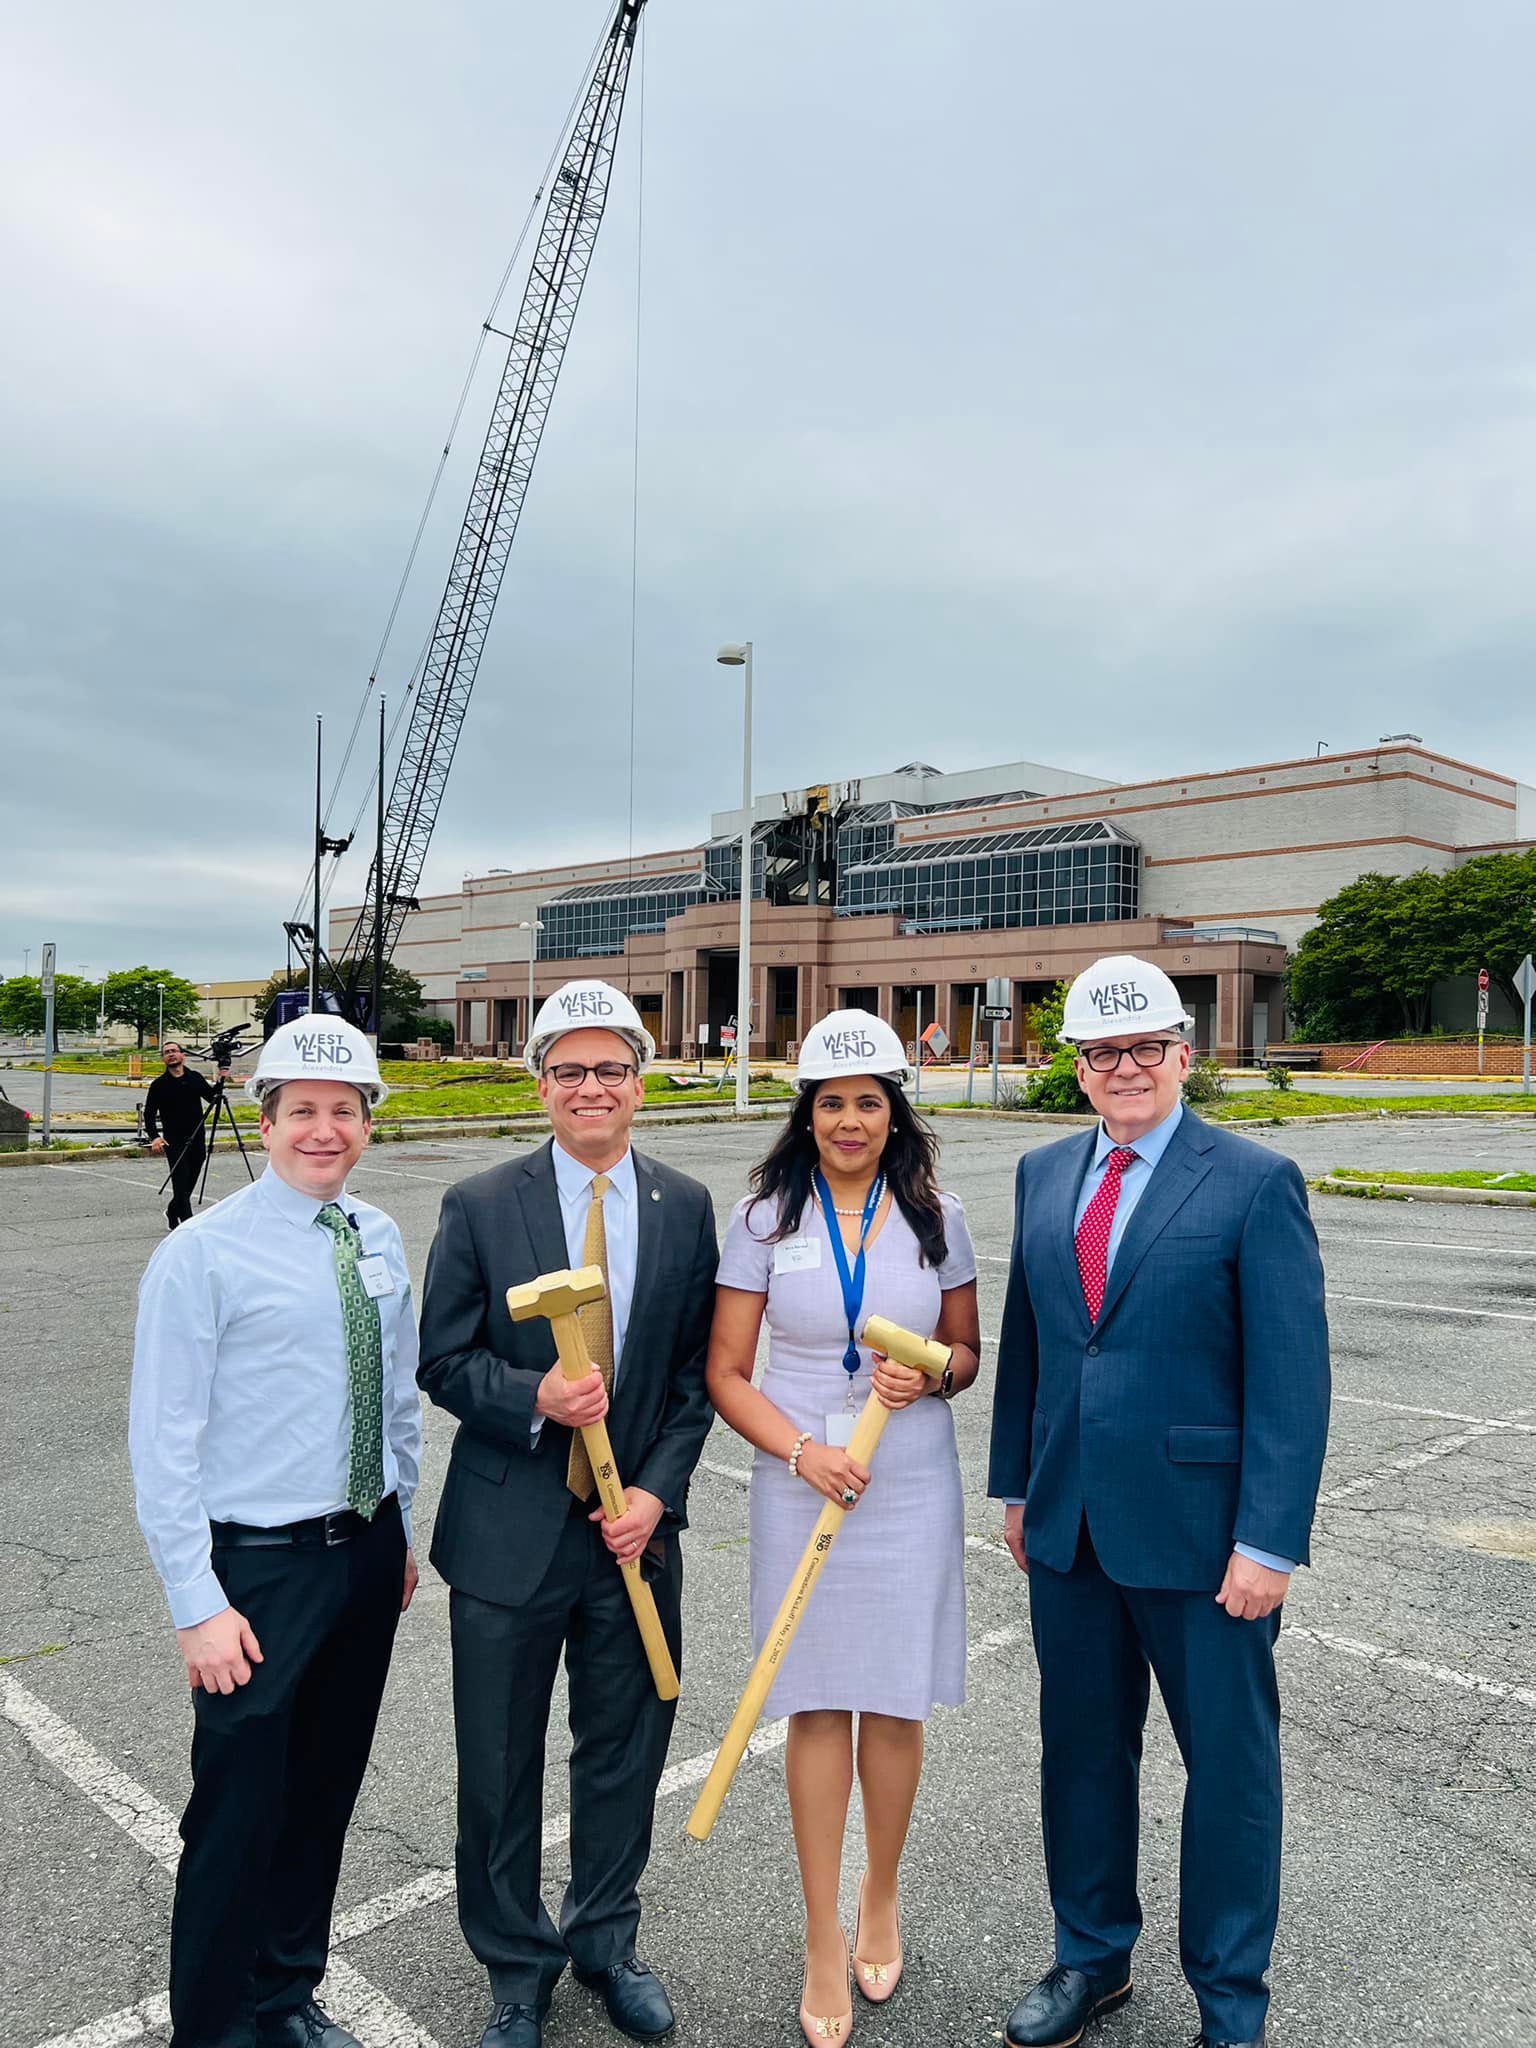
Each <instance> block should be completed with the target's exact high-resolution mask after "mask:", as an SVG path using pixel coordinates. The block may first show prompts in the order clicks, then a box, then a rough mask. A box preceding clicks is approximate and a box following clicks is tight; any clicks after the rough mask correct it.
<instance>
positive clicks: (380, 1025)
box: [373, 697, 384, 1046]
mask: <svg viewBox="0 0 1536 2048" xmlns="http://www.w3.org/2000/svg"><path fill="white" fill-rule="evenodd" d="M373 859H374V880H375V884H376V886H375V891H374V899H373V900H374V910H375V916H374V920H373V1042H374V1045H375V1046H377V1045H378V1043H379V1040H380V1039H381V1038H382V1037H383V1036H384V699H383V698H382V697H381V698H380V699H379V806H378V821H377V826H376V829H375V837H374V853H373Z"/></svg>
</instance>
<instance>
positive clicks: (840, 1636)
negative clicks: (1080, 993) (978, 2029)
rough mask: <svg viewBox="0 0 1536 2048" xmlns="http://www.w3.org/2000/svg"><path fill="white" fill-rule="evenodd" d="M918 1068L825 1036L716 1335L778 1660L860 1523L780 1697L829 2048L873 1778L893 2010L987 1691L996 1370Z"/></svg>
mask: <svg viewBox="0 0 1536 2048" xmlns="http://www.w3.org/2000/svg"><path fill="white" fill-rule="evenodd" d="M907 1071H908V1070H907V1067H906V1062H905V1057H904V1054H903V1051H902V1047H901V1043H900V1041H899V1040H898V1038H897V1037H896V1034H895V1033H894V1032H893V1031H892V1030H891V1029H890V1027H889V1026H888V1025H886V1024H883V1023H882V1022H881V1021H880V1020H879V1019H878V1018H875V1017H871V1016H868V1015H866V1014H865V1012H863V1011H862V1010H848V1011H838V1012H835V1013H834V1014H833V1015H832V1016H830V1017H826V1018H824V1019H823V1020H822V1022H821V1023H820V1024H818V1025H817V1026H816V1028H815V1030H814V1031H812V1032H811V1033H810V1034H809V1035H808V1037H807V1038H806V1040H805V1043H804V1046H803V1048H802V1051H801V1057H800V1070H799V1074H798V1076H797V1078H798V1080H799V1083H800V1095H799V1099H798V1101H797V1102H796V1103H795V1106H794V1108H793V1110H792V1111H791V1113H790V1117H789V1122H788V1124H787V1125H786V1126H785V1129H784V1131H783V1132H782V1134H781V1135H780V1137H779V1138H778V1140H777V1142H776V1143H775V1144H774V1146H773V1149H772V1150H771V1151H770V1152H769V1154H768V1157H767V1158H766V1159H765V1160H764V1161H763V1163H762V1164H761V1165H760V1166H759V1167H758V1168H757V1169H756V1171H755V1172H754V1174H753V1176H752V1187H753V1193H752V1195H751V1196H750V1197H749V1198H748V1200H746V1201H745V1202H742V1203H740V1204H739V1205H738V1206H737V1208H736V1210H735V1211H734V1213H733V1214H732V1217H731V1221H730V1227H729V1230H728V1231H727V1234H726V1241H725V1249H724V1252H723V1254H722V1256H721V1260H720V1271H719V1275H718V1280H719V1289H718V1294H717V1297H716V1309H715V1324H714V1333H713V1336H712V1338H711V1341H710V1352H709V1391H710V1395H711V1398H712V1399H713V1401H714V1404H715V1406H716V1408H717V1409H718V1410H719V1412H720V1414H721V1415H722V1416H723V1417H724V1418H725V1420H726V1421H727V1422H728V1423H729V1424H730V1425H731V1427H732V1428H733V1429H735V1430H737V1431H738V1432H739V1433H740V1435H742V1436H744V1437H745V1438H746V1439H747V1441H748V1443H750V1444H753V1445H755V1446H756V1449H757V1458H756V1461H755V1463H754V1466H753V1472H752V1512H751V1527H752V1568H751V1570H752V1632H753V1637H754V1640H755V1642H756V1644H757V1646H758V1647H759V1648H760V1647H761V1645H762V1643H763V1641H764V1639H765V1637H766V1636H767V1633H768V1629H769V1626H770V1624H771V1623H772V1620H773V1617H774V1615H775V1613H776V1612H777V1610H778V1606H779V1603H780V1601H781V1599H782V1598H783V1596H784V1592H785V1590H786V1588H787V1586H788V1584H789V1580H790V1575H791V1573H792V1571H793V1569H794V1567H795V1564H796V1563H797V1561H798V1560H799V1557H800V1554H801V1552H802V1551H803V1549H804V1548H805V1545H806V1543H807V1542H808V1541H809V1539H810V1534H811V1531H812V1528H813V1527H814V1526H815V1523H816V1519H817V1517H818V1516H819V1515H820V1513H821V1510H822V1507H823V1505H824V1503H825V1502H826V1501H828V1500H832V1501H836V1502H837V1503H838V1504H839V1505H840V1506H842V1507H843V1508H844V1509H845V1511H846V1512H847V1515H848V1526H847V1527H846V1528H845V1529H843V1530H842V1531H840V1533H839V1536H838V1540H837V1542H836V1543H835V1544H834V1545H833V1547H832V1549H831V1551H830V1552H829V1553H828V1556H827V1562H826V1566H825V1569H824V1570H823V1572H822V1575H821V1578H820V1581H819V1582H818V1584H817V1587H816V1591H815V1594H814V1595H813V1597H812V1599H811V1601H810V1604H809V1606H808V1608H807V1610H806V1614H805V1618H804V1620H803V1621H802V1622H801V1625H800V1629H799V1633H798V1634H797V1635H796V1637H795V1640H794V1643H793V1644H792V1646H791V1648H790V1650H789V1652H788V1654H787V1655H786V1657H785V1660H784V1663H783V1666H782V1668H781V1669H780V1672H779V1675H778V1678H777V1679H776V1680H775V1682H774V1688H773V1691H772V1693H771V1694H770V1696H769V1711H770V1712H775V1713H779V1714H787V1715H788V1716H789V1741H788V1745H787V1748H786V1752H785V1756H786V1762H785V1772H786V1777H787V1779H788V1784H789V1804H790V1814H791V1817H792V1820H793V1823H794V1831H795V1847H796V1850H797V1852H798V1854H799V1859H800V1876H801V1883H802V1885H803V1887H804V1891H805V1914H806V1971H805V1986H804V1990H803V1994H802V1997H801V2004H800V2025H801V2028H802V2030H803V2031H804V2034H805V2037H806V2039H807V2041H809V2042H811V2043H812V2044H813V2048H819V2044H820V2043H822V2042H824V2041H839V2040H842V2039H844V2038H845V2036H846V2035H847V2033H848V2030H849V2028H850V2026H851V2025H852V2020H853V2013H852V2009H851V2005H850V2001H849V1997H848V1972H849V1968H850V1950H849V1948H848V1945H847V1942H846V1940H845V1938H844V1935H843V1932H842V1929H841V1926H840V1924H839V1921H838V1903H837V1902H838V1888H839V1883H840V1878H841V1871H842V1851H843V1832H844V1826H845V1822H846V1818H847V1812H848V1801H849V1798H850V1796H851V1794H852V1789H853V1778H854V1773H855V1770H857V1774H858V1779H859V1787H860V1791H861V1794H862V1797H863V1805H864V1831H865V1837H866V1841H867V1843H868V1850H869V1864H868V1869H867V1870H866V1872H865V1874H864V1878H863V1881H862V1883H861V1884H860V1887H859V1919H858V1924H857V1926H856V1929H855V1932H854V1939H853V1946H852V1951H851V1957H852V1965H851V1966H852V1969H853V1972H854V1982H855V1983H856V1984H857V1986H858V1988H859V1990H860V1992H861V1993H862V1994H863V1995H864V1997H865V1998H867V1999H869V2000H871V2001H872V2002H874V2003H879V2002H881V2001H882V2000H884V1999H886V1998H888V1997H889V1996H890V1994H891V1993H892V1991H894V1990H895V1988H896V1981H897V1979H898V1977H899V1976H900V1974H901V1931H900V1919H899V1914H898V1908H897V1872H898V1866H899V1863H900V1859H901V1851H902V1846H903V1844H904V1842H905V1840H906V1834H907V1825H908V1822H909V1820H910V1818H911V1813H912V1804H913V1800H914V1798H915V1797H916V1794H917V1784H918V1776H919V1773H920V1771H921V1769H922V1758H923V1724H924V1722H925V1721H926V1719H927V1717H928V1714H929V1712H930V1710H931V1708H932V1707H933V1706H934V1705H935V1704H936V1703H937V1704H942V1705H945V1706H958V1705H959V1704H960V1703H961V1701H962V1700H963V1698H964V1696H965V1582H964V1558H965V1539H964V1522H963V1515H962V1505H961V1495H960V1465H959V1459H958V1457H957V1455H956V1451H955V1430H954V1419H953V1417H952V1416H951V1415H950V1412H949V1406H948V1403H949V1400H950V1399H951V1398H952V1397H953V1395H954V1394H956V1393H958V1392H959V1391H961V1390H962V1389H963V1388H965V1387H968V1386H969V1385H970V1384H971V1382H972V1380H973V1379H974V1378H975V1377H976V1369H977V1362H978V1359H977V1353H978V1348H979V1344H980V1332H979V1328H978V1324H977V1312H976V1259H975V1255H974V1253H973V1252H972V1250H971V1241H970V1237H969V1234H968V1233H967V1231H966V1227H965V1216H964V1213H963V1211H962V1210H961V1207H960V1204H959V1203H958V1202H957V1201H956V1200H955V1198H954V1197H953V1196H952V1195H945V1194H940V1193H939V1191H938V1189H937V1187H936V1186H935V1183H934V1163H935V1158H936V1155H937V1151H938V1147H937V1144H936V1142H935V1140H934V1137H933V1134H932V1133H931V1132H930V1131H929V1129H928V1128H927V1126H926V1125H925V1124H923V1123H922V1122H921V1121H920V1119H919V1118H918V1117H917V1116H916V1115H915V1114H914V1112H913V1110H912V1108H911V1106H910V1105H909V1104H908V1102H907V1099H906V1097H905V1096H904V1095H903V1093H902V1086H901V1084H902V1082H903V1080H904V1079H905V1078H906V1076H907ZM861 1247H862V1252H863V1256H862V1259H861V1258H860V1250H861ZM839 1253H841V1257H839ZM861 1269H862V1280H863V1287H862V1295H860V1290H859V1284H858V1283H859V1280H860V1277H861ZM845 1273H846V1281H845V1278H844V1275H845ZM765 1312H766V1314H767V1318H768V1329H769V1354H768V1365H767V1369H766V1371H765V1373H764V1375H763V1381H762V1386H761V1388H758V1387H754V1386H753V1384H752V1368H753V1361H754V1358H755V1355H756V1351H757V1341H758V1334H759V1330H760V1328H761V1325H762V1321H763V1316H764V1313H765ZM869 1315H882V1316H885V1317H888V1318H889V1320H890V1321H892V1322H893V1323H898V1324H900V1325H901V1326H902V1327H903V1328H906V1329H910V1330H916V1331H917V1332H918V1333H919V1334H920V1335H922V1336H924V1337H926V1336H929V1335H933V1336H935V1337H937V1338H938V1339H939V1341H940V1342H941V1343H944V1344H948V1345H951V1346H952V1347H953V1358H952V1362H951V1366H950V1370H949V1372H948V1373H947V1374H946V1375H945V1379H944V1381H943V1382H942V1383H938V1382H934V1381H930V1380H929V1379H928V1378H926V1377H925V1375H923V1374H922V1373H919V1372H914V1371H912V1370H910V1369H909V1368H908V1367H906V1366H902V1365H898V1364H896V1363H895V1362H894V1361H893V1360H890V1359H886V1358H882V1357H880V1356H879V1355H878V1354H873V1353H871V1352H870V1351H869V1350H868V1349H867V1348H866V1347H864V1346H863V1345H859V1344H856V1343H855V1342H854V1332H856V1331H857V1330H859V1329H862V1327H863V1324H864V1319H865V1317H866V1316H869ZM850 1325H852V1328H850ZM871 1388H873V1389H874V1391H875V1392H876V1393H877V1394H878V1395H879V1397H880V1399H881V1400H882V1401H883V1402H884V1403H885V1405H886V1407H888V1408H890V1409H892V1410H893V1411H895V1412H894V1413H893V1414H892V1416H891V1419H890V1422H889V1424H888V1425H887V1427H886V1431H885V1435H884V1437H883V1438H882V1439H881V1443H880V1450H879V1455H878V1458H877V1459H876V1461H875V1463H874V1465H873V1468H872V1469H873V1477H871V1472H870V1470H867V1469H866V1468H865V1467H863V1466H862V1465H857V1464H855V1463H854V1462H853V1460H852V1459H851V1458H850V1457H849V1455H848V1452H847V1450H846V1448H845V1446H846V1443H847V1439H848V1433H849V1431H850V1429H851V1425H852V1420H853V1418H854V1417H855V1416H856V1415H857V1413H858V1411H859V1409H861V1408H862V1407H863V1405H864V1402H865V1399H866V1398H867V1396H868V1394H869V1392H870V1389H871ZM855 1715H857V1716H858V1731H857V1739H856V1740H855V1732H854V1716H855Z"/></svg>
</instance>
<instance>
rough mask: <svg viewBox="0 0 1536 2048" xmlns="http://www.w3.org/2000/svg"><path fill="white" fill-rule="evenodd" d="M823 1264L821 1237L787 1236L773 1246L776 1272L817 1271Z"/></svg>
mask: <svg viewBox="0 0 1536 2048" xmlns="http://www.w3.org/2000/svg"><path fill="white" fill-rule="evenodd" d="M820 1266H821V1239H820V1238H819V1237H787V1238H785V1240H784V1242H783V1243H782V1244H776V1245H775V1246H774V1248H773V1270H774V1272H775V1273H815V1272H817V1271H818V1270H819V1269H820Z"/></svg>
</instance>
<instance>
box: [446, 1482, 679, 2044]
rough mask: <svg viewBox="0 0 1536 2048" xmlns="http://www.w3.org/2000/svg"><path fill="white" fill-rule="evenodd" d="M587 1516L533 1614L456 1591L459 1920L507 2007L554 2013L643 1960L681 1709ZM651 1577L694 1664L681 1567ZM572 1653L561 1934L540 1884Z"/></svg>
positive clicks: (568, 1533)
mask: <svg viewBox="0 0 1536 2048" xmlns="http://www.w3.org/2000/svg"><path fill="white" fill-rule="evenodd" d="M587 1512H588V1510H587V1508H586V1507H584V1506H583V1505H582V1504H581V1503H580V1502H578V1501H576V1500H574V1499H573V1500H572V1502H571V1512H570V1515H569V1517H568V1519H567V1521H566V1524H565V1526H564V1528H563V1529H562V1531H561V1533H560V1539H559V1542H558V1543H557V1545H556V1547H555V1554H554V1557H553V1559H552V1560H551V1563H550V1567H549V1570H548V1571H547V1572H546V1573H545V1575H544V1580H543V1583H542V1584H541V1585H540V1586H539V1588H538V1590H537V1592H535V1593H534V1594H533V1595H532V1597H531V1598H530V1599H528V1600H527V1601H525V1602H524V1603H523V1605H522V1606H520V1607H500V1606H497V1605H495V1604H494V1603H492V1602H491V1601H487V1600H477V1599H475V1598H473V1597H472V1596H471V1595H470V1594H468V1593H461V1592H459V1591H458V1590H457V1589H455V1591H454V1593H453V1596H452V1601H451V1605H450V1621H451V1629H452V1637H453V1720H454V1731H455V1737H456V1741H457V1745H458V1760H459V1835H458V1851H457V1859H456V1868H457V1876H458V1894H459V1924H460V1926H461V1927H462V1928H463V1930H464V1939H465V1940H466V1941H467V1942H468V1944H469V1946H470V1948H471V1949H472V1950H473V1952H474V1954H475V1955H476V1957H477V1958H478V1959H479V1961H480V1962H482V1963H483V1964H484V1965H485V1967H486V1969H487V1970H488V1971H489V1973H490V1979H491V1995H492V1997H493V1998H494V1999H495V2001H496V2003H497V2004H498V2005H510V2004H519V2005H521V2004H526V2005H534V2006H537V2007H539V2008H540V2009H541V2010H542V2008H543V2007H544V2006H546V2005H547V2004H548V2003H549V1999H550V1994H551V1993H552V1992H553V1990H554V1988H555V1985H556V1983H557V1982H558V1981H559V1978H560V1973H561V1971H562V1970H564V1968H565V1965H566V1961H567V1959H569V1960H570V1961H571V1962H574V1963H575V1964H576V1965H577V1967H578V1968H579V1969H583V1970H603V1969H606V1968H607V1967H608V1965H609V1964H610V1963H617V1962H622V1961H623V1960H624V1959H625V1958H626V1957H627V1956H631V1955H633V1954H634V1952H635V1936H636V1932H637V1930H638V1928H639V1925H640V1901H639V1898H638V1896H637V1887H638V1885H639V1882H640V1877H641V1873H642V1872H643V1871H644V1869H645V1865H646V1860H647V1858H648V1857H649V1855H650V1853H651V1822H652V1816H653V1813H654V1809H655V1803H656V1786H657V1783H658V1781H659V1780H660V1777H661V1772H662V1766H663V1765H664V1763H665V1762H666V1757H667V1744H668V1743H669V1741H670V1740H671V1737H672V1722H673V1718H674V1715H675V1714H676V1711H677V1703H676V1701H674V1700H660V1699H658V1698H657V1697H656V1687H655V1684H654V1682H653V1680H652V1678H651V1673H650V1667H649V1666H648V1665H647V1663H646V1661H645V1650H644V1647H643V1646H642V1644H641V1641H640V1631H639V1630H638V1628H637V1627H636V1626H635V1616H634V1609H633V1608H632V1607H631V1606H630V1604H629V1595H628V1593H627V1592H626V1591H625V1589H624V1582H623V1577H622V1575H621V1573H620V1571H619V1567H618V1566H617V1564H615V1562H614V1560H613V1558H612V1556H611V1555H610V1554H609V1552H608V1550H607V1548H606V1546H605V1545H604V1543H603V1540H602V1536H601V1535H600V1533H599V1531H598V1529H597V1526H596V1525H595V1524H593V1523H589V1522H588V1521H587V1519H586V1516H587ZM664 1544H665V1551H666V1561H665V1563H664V1564H662V1565H659V1566H658V1565H656V1564H654V1563H652V1562H650V1561H647V1563H646V1565H645V1566H644V1570H645V1574H646V1577H647V1579H648V1581H649V1583H650V1586H651V1590H652V1592H653V1593H654V1594H655V1596H656V1605H657V1608H658V1610H659V1612H660V1615H661V1622H662V1628H663V1630H664V1632H665V1634H666V1638H667V1643H668V1647H669V1648H670V1649H671V1652H672V1657H673V1661H674V1662H675V1663H676V1664H677V1665H678V1667H679V1669H681V1666H682V1629H681V1597H682V1560H681V1557H680V1554H679V1547H678V1540H677V1537H676V1536H675V1535H670V1536H667V1537H666V1538H664ZM562 1647H563V1648H564V1651H565V1668H566V1676H567V1680H568V1683H569V1688H570V1721H571V1735H572V1739H573V1740H572V1749H571V1763H570V1771H571V1881H570V1884H569V1886H568V1887H567V1889H566V1894H565V1899H564V1903H563V1904H562V1906H561V1909H560V1927H559V1931H558V1932H557V1931H556V1928H555V1925H554V1922H553V1921H552V1920H551V1918H550V1916H549V1913H548V1911H547V1910H546V1908H545V1905H544V1900H543V1897H542V1896H541V1893H540V1888H539V1876H540V1871H539V1864H540V1850H541V1848H542V1837H543V1828H544V1812H543V1793H544V1738H545V1731H546V1729H547V1727H548V1723H549V1703H550V1696H551V1693H552V1691H553V1688H554V1683H555V1673H556V1671H557V1669H558V1667H559V1663H560V1652H561V1649H562Z"/></svg>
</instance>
